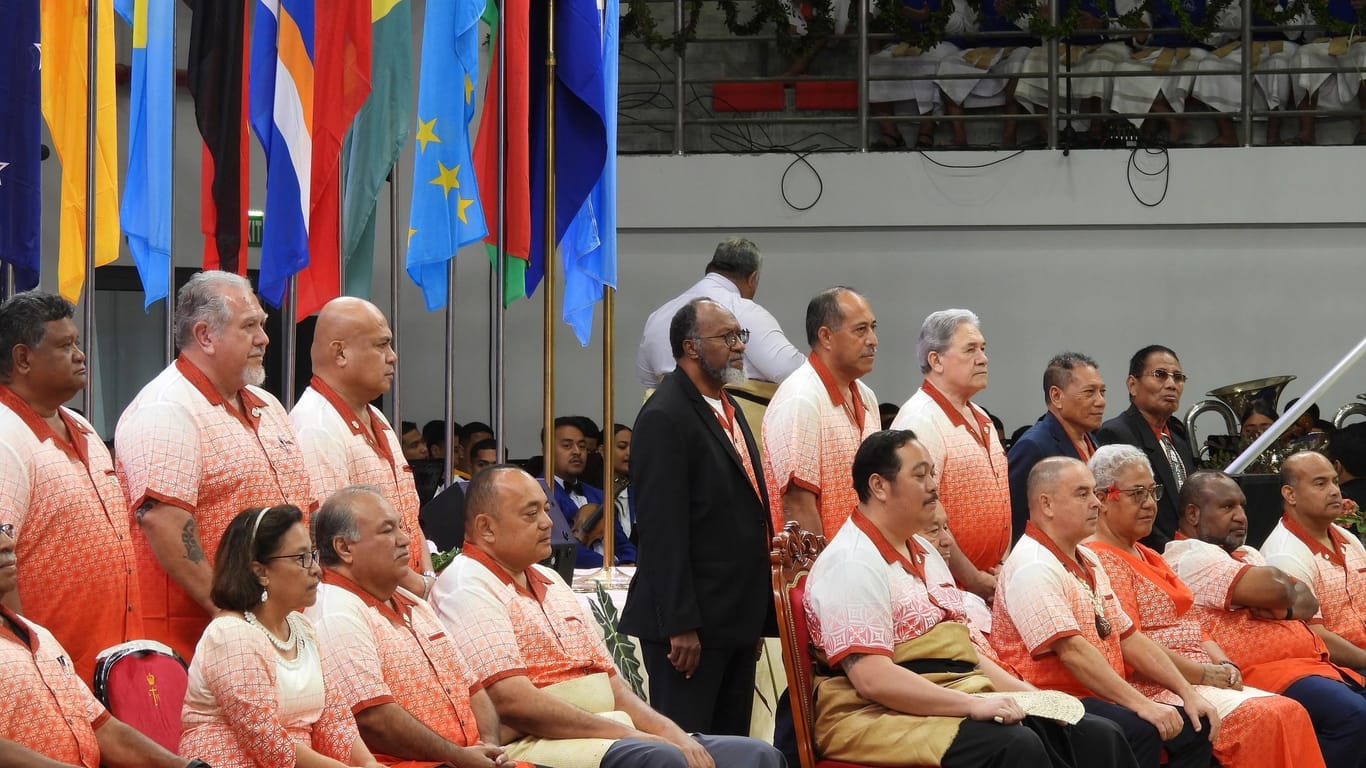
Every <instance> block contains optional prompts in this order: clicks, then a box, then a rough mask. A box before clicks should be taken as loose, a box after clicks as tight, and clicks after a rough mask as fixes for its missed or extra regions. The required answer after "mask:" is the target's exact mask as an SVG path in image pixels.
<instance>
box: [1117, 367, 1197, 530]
mask: <svg viewBox="0 0 1366 768" xmlns="http://www.w3.org/2000/svg"><path fill="white" fill-rule="evenodd" d="M1126 383H1127V385H1128V388H1129V410H1127V411H1125V412H1124V413H1121V414H1120V415H1118V416H1116V417H1115V418H1113V419H1110V420H1109V421H1107V422H1105V423H1104V424H1102V425H1101V427H1100V430H1099V431H1098V432H1096V437H1098V438H1099V439H1100V443H1101V445H1109V444H1111V443H1124V444H1126V445H1132V446H1134V447H1136V448H1139V449H1141V450H1142V451H1143V453H1145V454H1147V456H1148V463H1149V464H1151V465H1152V467H1153V474H1154V476H1155V477H1156V479H1157V482H1158V483H1159V484H1160V485H1161V486H1162V487H1163V489H1165V492H1164V493H1163V495H1162V498H1160V499H1158V501H1157V519H1156V520H1155V521H1153V531H1152V533H1150V534H1148V536H1147V537H1146V538H1144V539H1143V543H1144V544H1146V545H1148V546H1149V547H1152V548H1153V549H1155V550H1157V551H1158V552H1161V551H1162V550H1163V548H1165V547H1166V546H1167V542H1169V541H1171V540H1172V539H1173V538H1174V537H1175V536H1176V530H1177V528H1179V527H1181V510H1180V507H1179V506H1178V502H1179V500H1180V497H1181V487H1182V486H1184V485H1185V484H1186V478H1187V477H1189V476H1190V474H1191V473H1192V472H1194V471H1195V470H1196V465H1195V455H1194V454H1193V453H1191V447H1190V443H1189V442H1187V440H1186V427H1185V425H1183V424H1182V423H1181V420H1180V419H1177V418H1176V417H1175V416H1174V415H1173V414H1175V413H1176V409H1177V408H1178V407H1180V406H1181V393H1182V392H1183V391H1184V390H1185V388H1186V374H1185V372H1184V371H1182V370H1181V361H1180V360H1178V359H1177V357H1176V353H1175V352H1173V351H1171V350H1170V349H1168V348H1166V347H1164V346H1162V345H1160V344H1151V345H1149V346H1146V347H1144V348H1143V349H1140V350H1138V351H1137V352H1135V353H1134V356H1133V357H1131V358H1129V378H1128V379H1127V380H1126Z"/></svg>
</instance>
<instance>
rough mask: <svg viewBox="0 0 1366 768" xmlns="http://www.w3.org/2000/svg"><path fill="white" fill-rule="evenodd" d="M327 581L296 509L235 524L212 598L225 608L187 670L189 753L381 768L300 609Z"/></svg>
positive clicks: (279, 763) (269, 766)
mask: <svg viewBox="0 0 1366 768" xmlns="http://www.w3.org/2000/svg"><path fill="white" fill-rule="evenodd" d="M321 579H322V569H321V568H320V567H319V565H318V551H317V550H316V549H314V548H313V544H312V541H311V540H310V539H309V535H308V529H307V528H305V527H304V524H303V513H301V512H300V511H299V508H298V507H294V506H291V505H288V504H281V505H278V506H274V507H267V508H265V509H249V510H247V511H246V512H243V513H242V514H240V515H238V516H237V517H235V518H233V521H232V522H231V523H229V524H228V527H227V530H226V531H225V532H224V533H223V538H222V540H221V542H220V543H219V545H218V554H217V556H216V557H215V559H214V570H213V591H212V593H211V594H212V596H213V602H214V604H215V605H217V606H219V607H220V608H222V609H223V610H222V612H220V613H219V614H218V616H217V617H216V618H215V619H214V620H213V621H212V622H210V623H209V626H208V627H207V628H206V629H205V630H204V636H203V637H202V638H201V639H200V641H199V646H198V647H197V648H196V649H195V653H194V662H193V663H191V664H190V680H189V687H188V688H187V690H186V692H185V707H184V710H183V711H182V714H181V720H182V723H183V728H184V730H183V731H182V733H181V736H180V753H181V754H182V755H196V756H198V757H201V758H203V759H204V760H206V761H208V762H209V763H210V764H211V765H213V766H214V768H294V766H296V765H297V766H299V768H342V767H343V766H365V767H366V768H378V764H377V763H376V762H375V759H374V757H372V756H371V754H370V750H369V749H367V748H366V747H365V744H364V743H363V742H362V741H361V740H360V735H359V733H358V732H357V730H356V722H355V720H354V719H353V718H352V717H351V712H350V711H348V710H347V709H346V708H345V707H343V706H341V705H340V704H339V702H337V701H336V700H335V699H333V697H332V696H331V695H330V691H329V690H328V687H329V686H328V685H327V683H326V681H325V680H324V679H323V668H322V661H321V656H320V654H319V651H318V641H317V640H316V638H315V635H314V633H313V627H312V625H311V624H309V623H308V620H307V619H305V618H304V616H303V614H302V613H301V612H302V611H303V609H304V608H307V607H308V606H310V605H312V604H313V601H314V600H315V599H316V598H317V590H318V582H319V581H320V580H321Z"/></svg>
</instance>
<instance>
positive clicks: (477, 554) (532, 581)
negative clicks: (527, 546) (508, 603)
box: [460, 539, 554, 603]
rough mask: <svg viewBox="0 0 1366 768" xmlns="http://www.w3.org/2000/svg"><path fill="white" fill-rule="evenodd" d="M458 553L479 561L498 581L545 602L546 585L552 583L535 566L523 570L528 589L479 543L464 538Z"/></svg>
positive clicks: (537, 600) (539, 601)
mask: <svg viewBox="0 0 1366 768" xmlns="http://www.w3.org/2000/svg"><path fill="white" fill-rule="evenodd" d="M460 554H462V555H468V556H469V558H470V559H471V560H474V561H475V562H476V563H479V564H480V565H482V566H484V567H485V568H487V569H489V571H490V572H491V573H493V575H494V576H497V577H498V580H499V581H501V582H503V583H504V584H507V585H509V586H511V587H512V588H513V589H515V590H517V591H518V592H520V593H521V594H523V595H526V596H527V597H530V598H531V599H533V600H535V601H536V602H538V603H544V602H545V594H546V587H548V586H550V585H551V584H553V583H554V582H553V581H551V580H550V579H549V578H548V577H546V576H544V575H542V574H541V573H540V571H537V570H536V569H535V568H527V569H526V570H525V571H523V573H525V574H526V583H527V587H530V588H529V589H528V588H527V587H523V586H522V585H521V584H518V583H517V581H516V580H515V579H513V578H512V574H511V573H508V571H507V569H506V568H504V567H503V566H501V565H499V564H498V563H497V562H495V561H494V559H493V558H492V557H490V556H489V554H488V553H487V552H485V551H484V550H482V549H480V548H479V545H477V544H474V543H472V542H470V540H469V539H466V540H465V546H464V548H463V549H461V550H460Z"/></svg>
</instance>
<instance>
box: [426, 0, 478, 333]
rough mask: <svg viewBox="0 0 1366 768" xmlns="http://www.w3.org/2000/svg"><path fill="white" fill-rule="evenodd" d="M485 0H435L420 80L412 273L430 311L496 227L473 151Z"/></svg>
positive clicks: (430, 10) (429, 14) (430, 8)
mask: <svg viewBox="0 0 1366 768" xmlns="http://www.w3.org/2000/svg"><path fill="white" fill-rule="evenodd" d="M483 10H484V0H429V1H428V3H427V13H426V18H425V20H424V21H423V25H422V65H421V71H420V72H419V74H418V86H417V132H416V134H415V136H414V138H415V139H416V140H417V152H416V156H415V158H414V160H413V201H412V213H411V215H410V218H409V221H408V266H407V269H408V276H409V277H411V278H412V279H413V282H415V283H417V285H418V287H419V288H421V289H422V298H423V299H424V300H425V302H426V304H427V311H429V312H430V311H432V310H436V309H441V308H442V307H444V306H446V300H447V297H446V270H447V268H448V267H449V266H452V265H451V264H450V262H451V260H452V259H454V258H455V252H456V251H458V250H459V249H460V247H461V246H463V245H467V244H469V243H473V242H475V241H477V240H480V239H481V238H483V237H484V235H486V234H488V227H487V226H486V225H485V224H484V210H483V208H481V207H480V206H479V190H478V188H477V187H476V186H475V182H474V162H473V160H471V158H470V120H471V119H472V118H473V117H474V84H475V83H476V82H478V79H479V73H478V67H479V15H480V14H481V13H482V12H483Z"/></svg>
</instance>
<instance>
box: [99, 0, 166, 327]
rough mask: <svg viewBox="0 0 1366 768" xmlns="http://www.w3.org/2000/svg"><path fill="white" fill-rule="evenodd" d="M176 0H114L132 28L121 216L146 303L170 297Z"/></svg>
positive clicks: (146, 305)
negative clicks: (124, 175) (126, 159)
mask: <svg viewBox="0 0 1366 768" xmlns="http://www.w3.org/2000/svg"><path fill="white" fill-rule="evenodd" d="M174 2H175V0H115V2H114V10H116V11H118V14H119V16H120V17H122V18H123V20H124V22H125V23H127V24H128V25H129V26H131V27H132V28H133V74H132V79H131V81H130V85H129V94H128V176H127V178H126V179H125V180H124V188H123V208H122V210H121V211H120V212H119V219H120V221H121V222H122V225H123V233H124V235H126V236H127V237H128V250H129V251H130V252H131V253H132V254H133V263H134V264H135V265H137V268H138V276H139V277H141V278H142V294H143V302H142V305H143V308H144V309H145V308H147V307H150V306H152V302H154V301H157V300H159V299H164V298H166V295H167V294H168V293H169V290H170V289H169V288H168V286H167V282H168V281H169V280H170V274H171V112H172V110H173V109H175V91H174V89H175V81H174V79H173V78H174V77H175V61H174V58H173V56H172V45H173V44H174V42H175V4H174Z"/></svg>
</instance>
